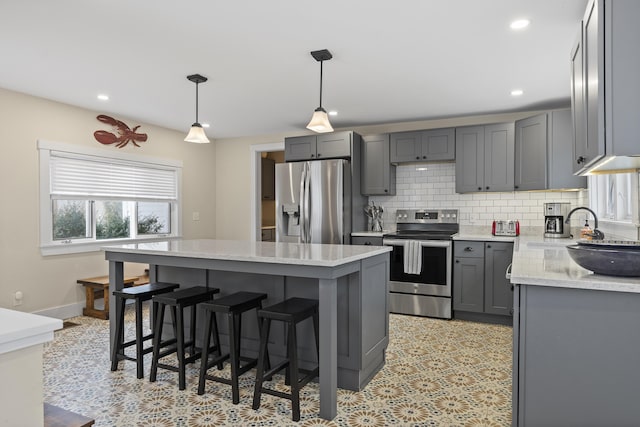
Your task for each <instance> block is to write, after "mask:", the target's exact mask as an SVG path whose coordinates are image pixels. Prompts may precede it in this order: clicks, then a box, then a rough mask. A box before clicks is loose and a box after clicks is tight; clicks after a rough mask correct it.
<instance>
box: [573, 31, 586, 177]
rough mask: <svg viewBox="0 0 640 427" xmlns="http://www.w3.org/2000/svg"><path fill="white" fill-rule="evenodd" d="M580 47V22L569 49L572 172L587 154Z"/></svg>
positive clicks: (578, 166)
mask: <svg viewBox="0 0 640 427" xmlns="http://www.w3.org/2000/svg"><path fill="white" fill-rule="evenodd" d="M582 61H583V49H582V22H580V31H578V39H577V40H576V42H575V45H574V47H573V50H572V51H571V114H572V119H573V162H572V164H573V172H574V173H576V172H578V171H579V170H580V169H582V168H583V167H584V163H585V156H586V154H587V142H586V138H585V134H586V129H585V126H586V117H585V106H584V66H583V62H582Z"/></svg>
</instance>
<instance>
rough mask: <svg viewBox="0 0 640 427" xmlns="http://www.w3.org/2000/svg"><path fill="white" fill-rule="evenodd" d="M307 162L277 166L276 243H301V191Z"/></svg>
mask: <svg viewBox="0 0 640 427" xmlns="http://www.w3.org/2000/svg"><path fill="white" fill-rule="evenodd" d="M305 164H306V162H295V163H279V164H277V165H276V241H277V242H291V243H297V242H299V241H300V221H301V217H300V214H301V212H302V211H301V208H302V204H301V201H300V189H301V188H302V187H301V182H302V178H303V175H302V171H303V166H304V165H305Z"/></svg>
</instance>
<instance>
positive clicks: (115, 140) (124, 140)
mask: <svg viewBox="0 0 640 427" xmlns="http://www.w3.org/2000/svg"><path fill="white" fill-rule="evenodd" d="M96 118H97V119H98V120H99V121H101V122H102V123H107V124H110V125H111V126H113V129H114V130H115V131H116V132H117V133H118V135H114V134H113V133H111V132H107V131H106V130H97V131H95V132H94V133H93V136H94V137H95V138H96V141H98V142H99V143H100V144H104V145H111V144H116V147H118V148H122V147H124V146H125V145H127V144H128V143H130V142H131V143H132V144H133V145H135V146H136V147H140V146H139V145H138V144H137V143H136V141H138V142H145V141H146V140H147V134H146V133H136V131H137V130H138V128H139V127H140V125H138V126H135V127H134V128H133V129H131V128H130V127H129V126H127V125H126V124H124V123H123V122H121V121H120V120H116V119H114V118H113V117H109V116H105V115H104V114H100V115H99V116H98V117H96Z"/></svg>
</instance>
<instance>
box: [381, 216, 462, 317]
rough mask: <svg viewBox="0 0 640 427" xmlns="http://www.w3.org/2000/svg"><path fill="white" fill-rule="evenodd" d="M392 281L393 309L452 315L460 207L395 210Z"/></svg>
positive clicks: (388, 240) (389, 242)
mask: <svg viewBox="0 0 640 427" xmlns="http://www.w3.org/2000/svg"><path fill="white" fill-rule="evenodd" d="M396 229H397V231H396V232H395V233H390V234H385V235H384V236H383V244H384V245H385V246H393V252H391V274H390V276H391V277H390V279H391V280H390V282H389V307H390V308H389V310H390V311H391V312H392V313H401V314H412V315H416V316H428V317H438V318H441V319H451V288H452V286H451V283H452V278H451V266H452V257H453V245H452V239H453V235H454V234H456V233H457V232H458V231H459V224H458V210H457V209H436V210H429V209H407V210H400V209H399V210H398V211H397V212H396Z"/></svg>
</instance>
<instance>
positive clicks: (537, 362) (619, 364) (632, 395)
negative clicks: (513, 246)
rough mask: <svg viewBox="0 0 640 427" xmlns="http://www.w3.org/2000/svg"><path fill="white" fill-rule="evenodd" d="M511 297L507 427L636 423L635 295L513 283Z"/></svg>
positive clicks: (638, 313) (639, 304)
mask: <svg viewBox="0 0 640 427" xmlns="http://www.w3.org/2000/svg"><path fill="white" fill-rule="evenodd" d="M567 167H570V166H569V165H567ZM514 300H515V303H516V307H515V310H514V317H513V349H514V354H513V387H512V390H513V422H512V426H517V427H537V426H580V427H601V426H637V425H639V420H640V405H638V391H639V390H640V389H639V384H640V369H638V360H639V356H638V355H639V354H640V328H639V327H638V325H640V294H637V293H630V292H612V291H606V290H591V289H572V288H561V287H557V286H539V285H519V284H518V285H516V289H515V298H514Z"/></svg>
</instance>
